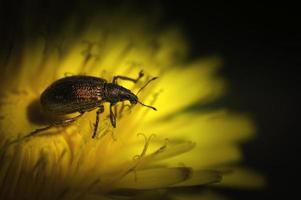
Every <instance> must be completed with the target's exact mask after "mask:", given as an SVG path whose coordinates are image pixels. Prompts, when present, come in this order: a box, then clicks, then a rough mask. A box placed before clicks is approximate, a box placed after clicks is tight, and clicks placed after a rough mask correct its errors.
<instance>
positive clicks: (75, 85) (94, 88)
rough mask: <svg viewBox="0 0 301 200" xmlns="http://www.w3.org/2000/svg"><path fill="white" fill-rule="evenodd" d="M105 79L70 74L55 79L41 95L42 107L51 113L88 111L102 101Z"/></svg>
mask: <svg viewBox="0 0 301 200" xmlns="http://www.w3.org/2000/svg"><path fill="white" fill-rule="evenodd" d="M104 83H106V80H104V79H101V78H97V77H92V76H71V77H66V78H62V79H59V80H57V81H56V82H54V83H53V84H51V85H50V86H49V87H48V88H47V89H46V90H45V91H44V92H43V94H42V95H41V104H42V106H43V109H45V110H46V111H47V112H50V113H53V114H70V113H74V112H79V111H82V112H84V111H89V110H91V109H93V108H96V107H97V106H98V105H100V104H101V103H102V102H103V99H102V97H103V95H104Z"/></svg>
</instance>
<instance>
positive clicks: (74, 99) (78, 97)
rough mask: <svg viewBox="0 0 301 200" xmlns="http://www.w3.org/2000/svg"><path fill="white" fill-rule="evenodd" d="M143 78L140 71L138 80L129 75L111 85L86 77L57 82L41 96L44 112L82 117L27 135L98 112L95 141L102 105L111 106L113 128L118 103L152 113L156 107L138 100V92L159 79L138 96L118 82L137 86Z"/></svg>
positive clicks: (117, 77)
mask: <svg viewBox="0 0 301 200" xmlns="http://www.w3.org/2000/svg"><path fill="white" fill-rule="evenodd" d="M143 75H144V74H143V72H142V71H140V73H139V76H138V77H137V78H136V79H133V78H129V77H126V76H114V77H113V81H112V82H111V83H110V82H108V81H107V80H105V79H102V78H99V77H94V76H86V75H75V76H69V77H64V78H61V79H59V80H57V81H55V82H54V83H52V84H51V85H50V86H49V87H48V88H46V89H45V91H44V92H43V93H42V94H41V96H40V103H41V107H42V110H43V112H45V113H46V114H50V115H58V116H62V115H67V114H72V113H79V115H77V116H75V117H72V118H67V119H64V120H62V121H59V122H54V123H53V124H51V125H49V126H47V127H44V128H40V129H36V130H35V131H33V132H32V133H30V134H29V135H28V136H32V135H34V134H36V133H38V132H41V131H44V130H47V129H50V128H52V127H53V126H63V125H66V124H69V123H72V122H74V121H76V120H77V119H79V118H80V117H81V116H82V115H83V114H84V113H86V112H90V111H92V110H95V109H97V112H96V120H95V124H94V130H93V134H92V138H95V136H96V133H97V129H98V125H99V115H100V114H101V113H103V112H104V105H103V104H104V103H106V102H107V103H110V121H111V124H112V126H113V127H114V128H116V113H114V112H113V109H112V108H113V106H115V105H116V103H118V102H122V101H126V100H127V101H129V102H130V104H131V105H135V104H137V103H139V104H141V105H143V106H146V107H148V108H151V109H153V110H157V109H156V108H155V107H153V106H149V105H145V104H143V103H142V102H140V101H139V100H138V97H137V95H138V93H139V92H140V91H141V90H142V89H143V88H144V87H145V86H147V84H148V83H150V82H151V81H153V80H155V79H156V78H157V77H154V78H152V79H150V80H149V81H148V82H147V83H146V84H145V85H144V86H143V87H142V88H140V90H139V91H138V92H137V93H136V94H134V93H133V92H132V91H130V90H129V89H127V88H125V87H123V86H121V85H119V84H118V83H117V80H118V79H120V80H126V81H131V82H134V83H136V82H137V81H138V80H139V79H140V78H142V77H143Z"/></svg>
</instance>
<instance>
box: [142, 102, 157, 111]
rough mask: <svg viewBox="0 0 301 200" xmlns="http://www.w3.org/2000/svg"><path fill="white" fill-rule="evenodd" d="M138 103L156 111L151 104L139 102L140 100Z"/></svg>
mask: <svg viewBox="0 0 301 200" xmlns="http://www.w3.org/2000/svg"><path fill="white" fill-rule="evenodd" d="M138 103H140V104H141V105H143V106H145V107H148V108H151V109H153V110H155V111H157V108H155V107H153V106H149V105H145V104H144V103H142V102H140V101H138Z"/></svg>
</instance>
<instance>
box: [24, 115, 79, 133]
mask: <svg viewBox="0 0 301 200" xmlns="http://www.w3.org/2000/svg"><path fill="white" fill-rule="evenodd" d="M84 113H85V112H81V113H80V114H79V115H78V116H75V117H73V118H69V119H65V120H63V121H60V122H54V123H53V124H51V125H49V126H46V127H44V128H38V129H36V130H34V131H32V132H31V133H29V134H28V135H26V136H25V138H27V137H31V136H34V135H36V134H37V133H39V132H42V131H46V130H48V129H51V128H52V127H56V126H65V125H68V124H71V123H73V122H75V121H76V120H78V119H79V118H80V117H81V116H83V114H84Z"/></svg>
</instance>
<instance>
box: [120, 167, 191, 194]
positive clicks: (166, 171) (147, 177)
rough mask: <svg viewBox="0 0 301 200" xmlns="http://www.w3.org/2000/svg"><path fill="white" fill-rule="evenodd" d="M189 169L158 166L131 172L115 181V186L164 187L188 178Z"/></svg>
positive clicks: (128, 187)
mask: <svg viewBox="0 0 301 200" xmlns="http://www.w3.org/2000/svg"><path fill="white" fill-rule="evenodd" d="M190 175H191V170H190V169H189V168H186V167H178V168H158V169H156V168H155V169H148V170H140V171H136V172H132V173H130V174H128V175H127V176H125V177H124V178H123V179H121V181H120V182H118V183H117V185H116V187H117V188H127V189H155V188H165V187H168V186H170V185H173V184H176V183H179V182H182V181H184V180H186V179H187V178H189V177H190Z"/></svg>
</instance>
